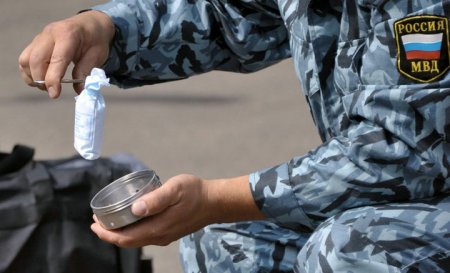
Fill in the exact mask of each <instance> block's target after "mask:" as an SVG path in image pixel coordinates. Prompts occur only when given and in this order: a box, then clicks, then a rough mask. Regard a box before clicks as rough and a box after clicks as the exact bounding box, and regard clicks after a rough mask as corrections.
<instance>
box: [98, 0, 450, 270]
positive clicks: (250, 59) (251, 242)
mask: <svg viewBox="0 0 450 273" xmlns="http://www.w3.org/2000/svg"><path fill="white" fill-rule="evenodd" d="M95 9H99V10H102V11H104V12H106V13H108V14H109V15H110V16H111V17H112V18H113V20H114V23H115V24H116V26H117V32H116V39H115V41H114V44H113V46H112V51H111V54H110V58H109V60H108V62H107V64H106V65H105V69H106V70H107V72H108V73H109V74H110V75H112V80H113V82H115V83H116V84H118V85H120V86H123V87H132V86H137V85H143V84H153V83H158V82H163V81H170V80H176V79H182V78H186V77H189V76H191V75H194V74H199V73H204V72H207V71H210V70H226V71H238V72H251V71H256V70H258V69H262V68H264V67H266V66H268V65H271V64H273V63H275V62H277V61H279V60H281V59H284V58H288V57H290V56H292V58H293V61H294V65H295V70H296V73H297V75H298V78H299V79H300V82H301V84H302V90H303V92H304V94H305V96H306V98H307V101H308V103H309V105H310V109H311V113H312V116H313V119H314V121H315V124H316V126H317V128H318V130H319V133H320V136H321V138H322V140H323V144H322V145H321V146H320V147H317V148H316V149H314V150H312V151H310V152H309V153H307V154H306V155H303V156H299V157H295V158H293V159H291V160H289V161H288V162H286V163H283V164H280V165H278V166H275V167H273V168H269V169H266V170H261V171H258V172H255V173H253V174H252V175H251V176H250V187H251V190H252V193H253V196H254V198H255V201H256V203H257V205H258V206H259V207H260V209H261V210H262V211H263V212H264V213H265V214H266V215H267V216H268V218H269V219H268V221H263V222H248V223H247V222H243V223H234V224H217V225H212V226H209V227H206V228H205V229H203V230H201V231H198V232H197V233H194V234H192V235H190V236H187V237H186V238H184V239H183V240H182V242H181V250H182V251H181V253H182V260H183V265H184V267H185V270H186V272H243V273H244V272H245V273H247V272H292V271H294V272H365V273H370V272H450V197H449V194H448V192H449V187H450V178H449V177H450V176H449V170H450V144H449V139H450V88H449V87H450V74H449V73H448V70H449V67H450V60H449V54H448V52H449V22H448V18H449V17H450V1H438V0H417V1H412V0H404V1H398V0H391V1H389V0H372V1H369V0H309V1H307V0H278V1H275V0H273V1H271V0H241V1H231V0H196V1H194V0H151V1H150V0H147V1H144V0H134V1H131V0H130V1H112V2H109V3H106V4H104V5H100V6H97V7H95Z"/></svg>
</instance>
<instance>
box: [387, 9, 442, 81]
mask: <svg viewBox="0 0 450 273" xmlns="http://www.w3.org/2000/svg"><path fill="white" fill-rule="evenodd" d="M394 31H395V40H396V43H397V69H398V70H399V72H400V73H401V74H402V75H404V76H406V77H408V78H409V79H412V80H414V81H417V82H422V83H427V82H432V81H435V80H437V79H439V78H440V77H441V76H442V75H444V74H445V73H446V72H447V70H448V69H449V68H450V59H449V52H448V51H449V34H448V31H449V30H448V18H446V17H443V16H435V15H420V16H411V17H405V18H403V19H400V20H397V21H395V23H394Z"/></svg>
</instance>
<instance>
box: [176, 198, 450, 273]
mask: <svg viewBox="0 0 450 273" xmlns="http://www.w3.org/2000/svg"><path fill="white" fill-rule="evenodd" d="M180 251H181V252H180V253H181V260H182V264H183V268H184V271H185V272H187V273H193V272H202V273H205V272H217V273H224V272H230V273H234V272H236V273H252V272H302V273H306V272H308V273H313V272H314V273H321V272H323V273H338V272H339V273H341V272H348V273H350V272H352V273H359V272H361V273H381V272H389V273H394V272H395V273H398V272H404V273H417V272H423V273H431V272H433V273H443V272H450V196H440V197H434V198H431V199H426V200H421V201H417V202H413V203H412V202H408V203H390V204H385V205H378V206H367V207H360V208H356V209H351V210H347V211H345V212H343V213H340V214H338V215H335V216H333V217H331V218H329V219H327V220H326V221H324V222H323V223H322V224H320V225H319V226H318V227H317V228H316V230H315V231H314V232H312V233H301V232H296V231H294V230H290V229H285V228H283V227H280V226H278V225H276V224H274V223H270V222H265V221H258V222H240V223H235V224H216V225H211V226H208V227H206V228H204V229H202V230H200V231H198V232H196V233H194V234H191V235H189V236H186V237H184V238H183V239H182V240H181V244H180Z"/></svg>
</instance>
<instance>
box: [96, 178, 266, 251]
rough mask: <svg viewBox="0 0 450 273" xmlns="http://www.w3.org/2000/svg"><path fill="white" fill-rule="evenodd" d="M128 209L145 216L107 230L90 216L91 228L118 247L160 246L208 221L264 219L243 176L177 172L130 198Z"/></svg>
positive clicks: (207, 223) (101, 237)
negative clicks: (214, 177)
mask: <svg viewBox="0 0 450 273" xmlns="http://www.w3.org/2000/svg"><path fill="white" fill-rule="evenodd" d="M132 212H133V213H134V214H135V215H138V216H145V218H144V219H142V220H140V221H139V222H137V223H134V224H131V225H129V226H126V227H124V228H120V229H115V230H107V229H104V228H103V227H102V225H101V224H100V223H99V222H98V221H97V219H96V217H95V216H94V221H95V223H93V224H92V226H91V229H92V230H93V231H94V232H95V233H96V234H97V236H98V237H99V238H100V239H102V240H104V241H107V242H109V243H112V244H115V245H118V246H120V247H141V246H145V245H160V246H163V245H168V244H170V243H171V242H173V241H176V240H178V239H179V238H181V237H183V236H185V235H187V234H190V233H192V232H195V231H197V230H199V229H200V228H202V227H205V226H206V225H209V224H212V223H217V222H233V221H239V220H256V219H264V215H262V213H261V212H260V211H259V210H258V208H257V207H256V205H255V203H254V200H253V197H252V195H251V192H250V187H249V183H248V177H247V176H242V177H238V178H235V179H230V180H225V179H223V180H211V181H206V180H202V179H201V178H199V177H196V176H193V175H178V176H175V177H173V178H171V179H169V180H168V181H167V182H166V183H164V184H163V185H162V186H161V187H160V188H158V189H156V190H154V191H153V192H150V193H148V194H146V195H145V196H143V197H141V198H140V199H139V200H137V201H136V202H134V203H133V206H132Z"/></svg>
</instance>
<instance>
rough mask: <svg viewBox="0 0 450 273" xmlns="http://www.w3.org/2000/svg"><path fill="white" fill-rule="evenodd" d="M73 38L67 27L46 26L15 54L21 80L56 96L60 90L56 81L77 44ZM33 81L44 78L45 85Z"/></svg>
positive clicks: (66, 65) (67, 64) (62, 74)
mask: <svg viewBox="0 0 450 273" xmlns="http://www.w3.org/2000/svg"><path fill="white" fill-rule="evenodd" d="M65 29H66V30H65ZM75 40H76V39H75V38H74V36H73V35H71V33H70V31H67V28H62V27H55V23H53V24H50V25H48V26H47V27H46V28H45V29H44V30H43V32H42V33H40V34H39V35H37V36H36V37H35V39H34V40H33V41H32V42H31V44H30V45H29V46H27V47H26V48H25V50H24V51H23V52H22V54H21V55H20V57H19V69H20V73H21V76H22V78H23V80H24V81H25V82H26V83H27V84H28V85H29V86H34V87H38V88H39V89H41V90H47V91H48V93H49V96H50V97H51V98H57V97H58V96H59V94H60V92H61V84H60V80H61V78H62V77H63V76H64V74H65V72H66V70H67V67H68V66H69V64H70V63H71V62H72V60H73V58H74V55H75V52H76V48H77V46H78V43H76V41H75ZM37 80H45V85H44V84H36V83H35V81H37Z"/></svg>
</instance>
